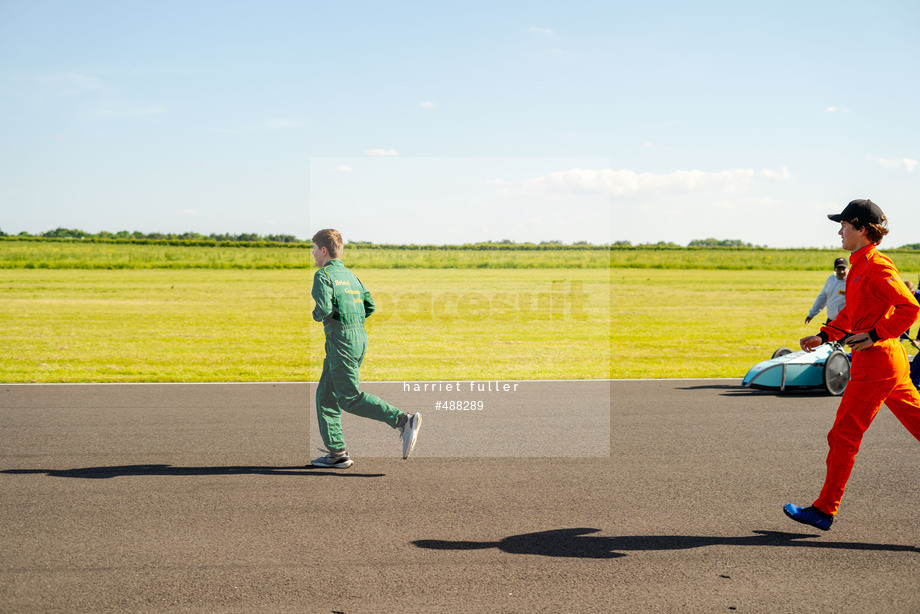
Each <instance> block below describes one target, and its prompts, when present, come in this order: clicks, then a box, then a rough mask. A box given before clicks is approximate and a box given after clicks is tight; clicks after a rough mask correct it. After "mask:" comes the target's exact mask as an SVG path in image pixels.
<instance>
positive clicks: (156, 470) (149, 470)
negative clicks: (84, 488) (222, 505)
mask: <svg viewBox="0 0 920 614" xmlns="http://www.w3.org/2000/svg"><path fill="white" fill-rule="evenodd" d="M0 473H7V474H14V475H22V474H36V473H44V474H46V475H49V476H51V477H55V478H84V479H89V480H104V479H107V478H118V477H122V476H137V475H165V476H172V477H179V476H190V475H298V476H315V475H338V476H343V477H349V478H382V477H384V476H386V474H385V473H352V472H348V471H342V470H336V469H333V470H323V469H320V468H316V467H313V466H311V465H307V466H302V465H301V466H299V467H245V466H241V467H173V466H172V465H122V466H116V467H84V468H82V469H6V470H4V471H0Z"/></svg>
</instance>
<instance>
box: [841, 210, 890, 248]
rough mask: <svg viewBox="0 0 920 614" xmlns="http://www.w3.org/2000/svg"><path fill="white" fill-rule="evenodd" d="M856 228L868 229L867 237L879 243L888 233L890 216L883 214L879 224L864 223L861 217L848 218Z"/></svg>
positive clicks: (876, 243)
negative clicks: (860, 219)
mask: <svg viewBox="0 0 920 614" xmlns="http://www.w3.org/2000/svg"><path fill="white" fill-rule="evenodd" d="M847 221H848V222H850V224H851V225H852V226H853V228H855V229H856V230H861V229H863V228H865V229H866V238H867V239H868V240H869V241H871V242H872V243H874V244H875V245H878V244H879V243H881V242H882V237H884V236H885V235H886V234H888V218H887V217H885V214H884V213H883V214H882V218H881V219H880V220H879V222H878V223H877V224H871V223H868V222H866V223H863V222H861V221H859V219H858V218H857V219H853V220H847Z"/></svg>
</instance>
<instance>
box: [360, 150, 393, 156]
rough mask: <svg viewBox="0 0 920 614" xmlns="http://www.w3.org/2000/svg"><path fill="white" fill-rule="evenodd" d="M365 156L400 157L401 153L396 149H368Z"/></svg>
mask: <svg viewBox="0 0 920 614" xmlns="http://www.w3.org/2000/svg"><path fill="white" fill-rule="evenodd" d="M364 155H365V156H398V155H399V152H398V151H396V150H395V149H368V150H367V151H365V152H364Z"/></svg>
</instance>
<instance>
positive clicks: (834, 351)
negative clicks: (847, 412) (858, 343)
mask: <svg viewBox="0 0 920 614" xmlns="http://www.w3.org/2000/svg"><path fill="white" fill-rule="evenodd" d="M849 381H850V357H849V356H848V355H847V354H846V353H845V352H844V351H843V349H842V346H841V345H840V344H838V343H825V344H824V345H822V346H819V347H817V348H815V351H813V352H805V351H804V350H799V351H798V352H793V351H792V350H790V349H789V348H780V349H778V350H776V351H775V352H773V357H772V358H770V360H765V361H763V362H761V363H757V364H756V365H754V366H753V367H752V368H751V370H750V371H748V372H747V375H745V376H744V379H743V380H741V385H742V386H744V387H745V388H756V389H759V390H779V391H780V392H785V391H787V390H788V391H793V390H816V389H821V388H823V389H824V390H825V391H826V392H827V393H828V394H831V395H834V396H840V395H841V394H843V391H844V390H845V389H846V387H847V382H849Z"/></svg>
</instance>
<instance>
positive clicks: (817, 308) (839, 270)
mask: <svg viewBox="0 0 920 614" xmlns="http://www.w3.org/2000/svg"><path fill="white" fill-rule="evenodd" d="M848 270H849V269H847V260H846V258H837V259H836V260H834V274H833V275H831V276H830V277H828V278H827V281H826V282H824V287H823V288H821V292H819V293H818V298H816V299H815V304H814V305H812V306H811V309H810V310H809V311H808V315H807V316H805V323H806V324H808V323H809V322H811V319H812V318H813V317H815V316H816V315H818V314H819V313H821V310H822V309H824V307H825V306H827V321H828V322H830V321H831V320H833V319H834V318H836V317H837V314H838V313H840V310H841V309H843V306H844V305H846V294H847V292H846V288H847V271H848Z"/></svg>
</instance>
